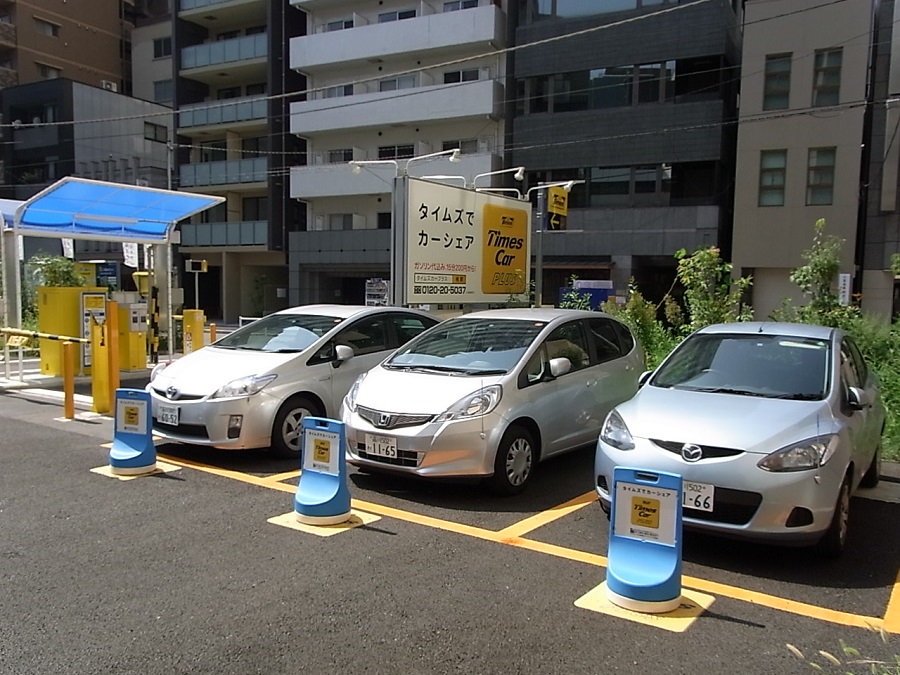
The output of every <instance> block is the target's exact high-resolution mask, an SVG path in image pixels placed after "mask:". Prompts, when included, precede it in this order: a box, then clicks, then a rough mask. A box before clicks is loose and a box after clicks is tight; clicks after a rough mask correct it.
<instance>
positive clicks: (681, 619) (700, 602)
mask: <svg viewBox="0 0 900 675" xmlns="http://www.w3.org/2000/svg"><path fill="white" fill-rule="evenodd" d="M714 601H715V598H714V597H713V596H711V595H706V594H705V593H700V592H698V591H688V590H682V592H681V603H680V605H679V607H678V609H675V610H672V611H671V612H666V613H665V614H644V613H641V612H633V611H631V610H628V609H625V608H623V607H619V606H618V605H615V604H613V603H612V602H610V601H609V598H608V597H607V596H606V582H605V581H604V582H603V583H602V584H600V585H599V586H597V587H595V588H593V589H591V590H590V591H588V592H587V593H585V594H584V595H582V596H581V597H580V598H578V599H577V600H576V601H575V606H576V607H580V608H581V609H588V610H590V611H592V612H599V613H601V614H608V615H610V616H617V617H619V618H621V619H628V620H629V621H636V622H637V623H642V624H645V625H647V626H654V627H655V628H662V629H663V630H667V631H671V632H673V633H683V632H684V631H686V630H687V629H688V628H690V626H691V624H693V623H694V621H696V620H697V619H698V618H699V617H700V615H701V614H703V612H704V611H706V610H707V609H709V607H710V605H712V604H713V602H714Z"/></svg>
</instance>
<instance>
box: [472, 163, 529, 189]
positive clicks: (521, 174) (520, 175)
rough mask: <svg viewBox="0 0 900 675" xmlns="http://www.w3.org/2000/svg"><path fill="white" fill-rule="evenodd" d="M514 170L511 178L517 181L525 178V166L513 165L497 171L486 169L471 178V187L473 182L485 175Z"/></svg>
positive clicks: (473, 185)
mask: <svg viewBox="0 0 900 675" xmlns="http://www.w3.org/2000/svg"><path fill="white" fill-rule="evenodd" d="M513 171H515V172H516V173H515V175H514V176H513V178H514V179H515V180H517V181H519V182H521V181H523V180H525V167H524V166H514V167H513V168H511V169H500V170H499V171H488V172H486V173H480V174H478V175H477V176H475V178H474V179H473V180H472V187H473V188H474V187H475V183H477V182H478V179H479V178H484V177H486V176H499V175H500V174H501V173H512V172H513Z"/></svg>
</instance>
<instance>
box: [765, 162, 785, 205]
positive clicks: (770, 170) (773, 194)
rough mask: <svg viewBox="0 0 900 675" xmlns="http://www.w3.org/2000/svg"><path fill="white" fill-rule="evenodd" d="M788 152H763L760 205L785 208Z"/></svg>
mask: <svg viewBox="0 0 900 675" xmlns="http://www.w3.org/2000/svg"><path fill="white" fill-rule="evenodd" d="M786 169H787V150H763V151H762V152H761V153H760V155H759V205H760V206H784V177H785V171H786Z"/></svg>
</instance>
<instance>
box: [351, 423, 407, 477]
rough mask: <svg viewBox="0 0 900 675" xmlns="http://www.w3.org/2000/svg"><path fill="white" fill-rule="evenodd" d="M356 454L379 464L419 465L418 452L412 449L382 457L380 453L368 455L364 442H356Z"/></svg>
mask: <svg viewBox="0 0 900 675" xmlns="http://www.w3.org/2000/svg"><path fill="white" fill-rule="evenodd" d="M357 410H358V408H357ZM356 454H357V455H359V456H360V458H362V459H368V460H369V461H370V462H378V463H379V464H389V465H391V466H405V467H410V468H415V467H417V466H418V465H419V453H417V452H416V451H414V450H398V451H397V456H396V457H382V456H381V455H370V454H369V453H368V452H366V444H365V443H357V444H356Z"/></svg>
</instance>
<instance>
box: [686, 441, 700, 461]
mask: <svg viewBox="0 0 900 675" xmlns="http://www.w3.org/2000/svg"><path fill="white" fill-rule="evenodd" d="M681 456H682V457H683V458H684V461H685V462H699V461H700V460H701V459H703V448H701V447H700V446H699V445H694V444H693V443H685V444H684V445H682V446H681Z"/></svg>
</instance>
